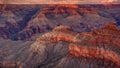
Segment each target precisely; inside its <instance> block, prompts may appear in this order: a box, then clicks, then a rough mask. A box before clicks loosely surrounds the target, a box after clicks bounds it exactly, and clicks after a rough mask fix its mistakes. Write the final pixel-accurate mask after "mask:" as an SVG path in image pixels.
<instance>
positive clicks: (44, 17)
mask: <svg viewBox="0 0 120 68" xmlns="http://www.w3.org/2000/svg"><path fill="white" fill-rule="evenodd" d="M119 11H120V9H119V5H110V6H104V5H102V4H101V5H4V4H1V5H0V37H2V38H5V39H6V38H7V39H12V40H28V39H30V38H31V37H32V36H33V35H35V34H41V33H43V32H48V31H50V30H52V29H53V28H54V27H56V26H59V25H68V26H71V27H72V28H74V30H75V31H77V32H86V31H90V30H93V29H99V28H101V27H102V26H104V25H105V24H107V23H109V22H114V23H117V24H119V17H120V15H119ZM88 22H89V23H88Z"/></svg>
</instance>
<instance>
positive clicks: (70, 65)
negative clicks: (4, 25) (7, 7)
mask: <svg viewBox="0 0 120 68" xmlns="http://www.w3.org/2000/svg"><path fill="white" fill-rule="evenodd" d="M113 33H114V34H113ZM119 35H120V30H118V28H117V26H116V25H115V24H108V25H106V26H105V27H103V28H101V29H98V30H92V31H90V32H82V33H78V32H76V31H74V30H73V28H72V27H70V26H63V25H60V26H57V27H55V28H54V29H53V30H51V31H49V32H46V33H43V34H42V35H40V36H39V37H37V39H36V41H26V42H23V41H14V42H11V41H7V40H6V42H5V41H2V40H1V45H0V47H1V49H0V53H1V58H0V67H8V68H9V67H12V68H16V67H18V68H101V67H103V68H107V67H109V68H120V49H119V48H120V45H119V44H120V36H119ZM16 44H17V45H16ZM3 45H4V46H3Z"/></svg>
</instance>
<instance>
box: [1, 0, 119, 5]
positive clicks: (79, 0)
mask: <svg viewBox="0 0 120 68" xmlns="http://www.w3.org/2000/svg"><path fill="white" fill-rule="evenodd" d="M0 3H5V4H96V3H97V4H99V3H120V0H0Z"/></svg>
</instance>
